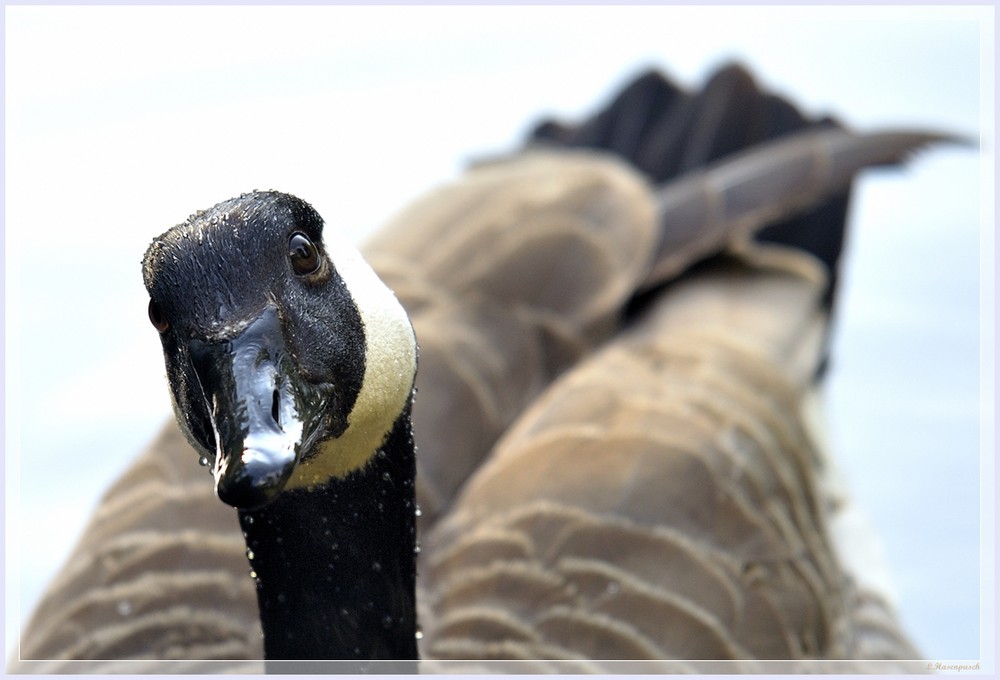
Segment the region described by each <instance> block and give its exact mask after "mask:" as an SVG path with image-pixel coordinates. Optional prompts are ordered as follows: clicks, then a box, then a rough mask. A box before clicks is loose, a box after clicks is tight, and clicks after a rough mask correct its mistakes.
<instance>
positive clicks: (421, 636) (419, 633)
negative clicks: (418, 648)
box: [413, 626, 424, 640]
mask: <svg viewBox="0 0 1000 680" xmlns="http://www.w3.org/2000/svg"><path fill="white" fill-rule="evenodd" d="M413 636H414V637H415V638H417V639H418V640H423V639H424V631H423V630H421V628H420V626H417V631H416V632H415V633H414V634H413Z"/></svg>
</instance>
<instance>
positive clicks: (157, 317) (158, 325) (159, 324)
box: [149, 300, 170, 333]
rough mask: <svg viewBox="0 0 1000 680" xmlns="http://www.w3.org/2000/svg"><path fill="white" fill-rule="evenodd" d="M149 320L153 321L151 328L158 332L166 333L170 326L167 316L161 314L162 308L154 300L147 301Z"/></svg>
mask: <svg viewBox="0 0 1000 680" xmlns="http://www.w3.org/2000/svg"><path fill="white" fill-rule="evenodd" d="M149 320H150V321H151V322H152V323H153V328H155V329H156V330H158V331H159V332H160V333H166V332H167V329H168V328H170V322H169V321H167V317H165V316H164V315H163V310H162V309H160V305H158V304H156V301H155V300H150V301H149Z"/></svg>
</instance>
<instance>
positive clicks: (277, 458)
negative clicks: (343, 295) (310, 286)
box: [188, 306, 318, 510]
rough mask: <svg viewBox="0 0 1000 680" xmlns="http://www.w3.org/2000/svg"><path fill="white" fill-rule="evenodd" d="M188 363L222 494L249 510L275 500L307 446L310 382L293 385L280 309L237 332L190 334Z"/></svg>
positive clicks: (292, 366) (269, 309)
mask: <svg viewBox="0 0 1000 680" xmlns="http://www.w3.org/2000/svg"><path fill="white" fill-rule="evenodd" d="M188 349H189V351H190V356H191V363H192V366H193V367H194V371H195V374H196V375H197V378H198V381H199V382H200V383H201V389H202V393H203V394H204V397H205V402H206V406H207V408H208V412H209V414H210V416H211V420H212V428H213V430H214V432H215V440H216V454H215V461H214V468H213V474H214V476H215V491H216V493H217V494H218V496H219V498H220V499H221V500H222V501H223V502H224V503H227V504H229V505H232V506H234V507H237V508H241V509H246V510H252V509H255V508H259V507H261V506H263V505H266V504H268V503H270V502H271V501H273V500H274V499H275V498H276V497H277V496H278V494H279V493H281V490H282V489H283V488H284V486H285V483H286V482H287V481H288V478H289V477H290V476H291V475H292V472H293V471H294V469H295V465H296V463H297V462H298V460H299V458H300V455H301V449H302V447H303V437H304V429H305V423H306V421H307V420H312V418H309V417H308V416H306V415H305V413H304V412H305V411H311V412H313V413H315V412H316V411H317V410H318V409H316V408H309V407H307V405H306V401H307V399H306V395H307V394H309V393H310V390H309V389H308V387H307V386H305V385H303V384H301V383H296V381H295V376H297V372H296V370H295V364H294V361H293V358H292V356H291V355H290V353H289V352H288V349H287V347H286V345H285V340H284V336H283V334H282V331H281V323H280V320H279V319H278V312H277V309H276V308H275V307H273V306H268V307H267V308H266V309H265V310H264V311H263V312H262V313H261V315H260V316H258V317H257V318H256V319H255V320H254V321H253V322H252V323H251V324H250V325H249V326H247V327H246V328H245V329H243V330H242V331H241V332H240V333H239V335H237V336H236V337H234V338H232V339H229V340H225V341H220V342H204V341H201V340H192V341H191V342H190V343H189V345H188Z"/></svg>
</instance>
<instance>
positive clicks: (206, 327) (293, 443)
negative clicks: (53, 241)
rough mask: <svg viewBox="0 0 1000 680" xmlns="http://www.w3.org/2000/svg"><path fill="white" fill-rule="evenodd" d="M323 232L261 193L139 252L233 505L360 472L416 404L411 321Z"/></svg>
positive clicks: (179, 402)
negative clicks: (398, 420)
mask: <svg viewBox="0 0 1000 680" xmlns="http://www.w3.org/2000/svg"><path fill="white" fill-rule="evenodd" d="M323 236H324V235H323V221H322V219H321V218H320V216H319V215H318V214H317V213H316V211H315V210H313V208H312V207H311V206H310V205H308V204H307V203H305V202H304V201H302V200H300V199H298V198H295V197H294V196H289V195H287V194H281V193H277V192H254V193H251V194H245V195H243V196H240V197H239V198H235V199H231V200H229V201H225V202H223V203H220V204H218V205H216V206H214V207H213V208H211V209H209V210H206V211H203V212H199V213H197V214H195V215H193V216H191V217H190V218H189V219H188V220H187V221H186V222H184V223H183V224H180V225H178V226H176V227H174V228H173V229H170V230H169V231H167V232H166V233H164V234H163V235H162V236H160V237H159V238H157V239H156V240H154V241H153V243H152V244H151V245H150V247H149V249H148V250H147V251H146V255H145V257H144V258H143V279H144V281H145V284H146V289H147V290H148V291H149V295H150V304H149V316H150V320H151V321H152V323H153V325H154V327H156V329H157V330H158V331H159V332H160V339H161V341H162V344H163V353H164V359H165V361H166V367H167V377H168V380H169V382H170V388H171V394H172V397H173V401H174V406H175V410H176V413H177V417H178V420H179V421H180V423H181V427H182V429H183V430H184V431H185V433H186V434H187V435H188V438H189V439H190V440H191V442H192V444H193V445H194V446H195V448H196V449H198V451H199V452H200V453H201V454H202V455H203V456H204V457H205V458H206V459H207V460H208V461H210V463H211V464H212V467H213V471H214V474H215V478H216V489H217V491H218V493H219V496H220V497H221V498H222V499H223V500H224V501H226V502H227V503H230V504H231V505H235V506H237V507H244V508H248V507H258V506H260V505H262V504H265V503H267V502H269V501H270V500H272V499H273V498H274V497H275V496H276V495H277V494H278V493H280V491H281V490H282V489H283V488H286V487H298V486H310V485H314V484H318V483H322V482H324V481H326V480H327V479H329V478H330V477H331V476H343V475H345V474H347V473H349V472H350V471H352V470H354V469H357V468H358V467H361V466H363V465H364V463H365V461H366V460H367V459H368V458H369V457H370V456H371V454H372V453H374V451H375V450H376V449H377V448H378V446H379V444H380V443H381V439H382V438H384V437H385V435H386V434H387V433H388V431H389V429H390V428H391V426H392V424H393V423H394V422H395V420H396V418H397V417H398V416H399V414H400V412H402V410H403V408H404V406H405V403H406V399H408V398H409V393H410V390H411V388H412V382H413V374H414V371H415V342H414V340H413V333H412V329H411V328H410V326H409V322H408V320H407V319H406V316H405V313H404V312H403V310H402V308H401V307H400V306H399V304H398V302H397V301H396V300H395V297H394V296H393V295H392V293H391V292H390V291H389V290H388V289H387V288H385V286H384V285H383V284H382V283H381V281H379V280H378V278H377V277H376V276H375V274H374V273H373V272H372V271H371V269H370V268H369V267H368V266H367V265H366V264H365V263H364V262H363V261H362V260H361V258H360V256H359V255H358V254H357V251H356V250H354V249H353V248H352V247H351V246H349V245H348V244H346V243H335V244H331V243H328V242H324V238H323ZM328 241H329V239H328ZM387 364H389V365H390V368H391V375H390V376H388V377H387V376H386V374H385V371H386V367H387ZM377 430H380V431H378V432H377ZM363 449H366V450H363Z"/></svg>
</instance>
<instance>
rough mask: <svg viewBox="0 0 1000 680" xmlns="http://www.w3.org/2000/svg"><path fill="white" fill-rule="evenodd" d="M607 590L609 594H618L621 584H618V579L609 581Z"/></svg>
mask: <svg viewBox="0 0 1000 680" xmlns="http://www.w3.org/2000/svg"><path fill="white" fill-rule="evenodd" d="M605 590H607V593H608V595H617V594H618V591H620V590H621V586H620V585H618V583H617V581H608V587H607V588H606V589H605Z"/></svg>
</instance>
